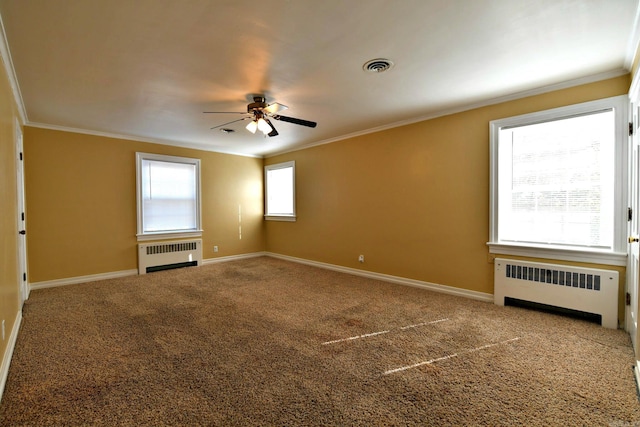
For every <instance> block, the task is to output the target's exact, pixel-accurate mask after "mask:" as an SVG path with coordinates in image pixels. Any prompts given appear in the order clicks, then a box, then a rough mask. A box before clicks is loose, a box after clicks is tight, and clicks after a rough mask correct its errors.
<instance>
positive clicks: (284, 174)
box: [266, 167, 294, 215]
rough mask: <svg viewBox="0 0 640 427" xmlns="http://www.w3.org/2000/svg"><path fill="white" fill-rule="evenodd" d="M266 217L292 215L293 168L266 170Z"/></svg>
mask: <svg viewBox="0 0 640 427" xmlns="http://www.w3.org/2000/svg"><path fill="white" fill-rule="evenodd" d="M266 176H267V215H293V214H294V211H293V197H294V195H293V180H294V176H293V167H285V168H279V169H270V170H267V174H266Z"/></svg>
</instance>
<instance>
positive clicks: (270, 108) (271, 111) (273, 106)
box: [262, 102, 289, 114]
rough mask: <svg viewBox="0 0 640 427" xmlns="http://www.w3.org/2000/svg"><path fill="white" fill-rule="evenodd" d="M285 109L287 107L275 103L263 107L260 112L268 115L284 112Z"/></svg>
mask: <svg viewBox="0 0 640 427" xmlns="http://www.w3.org/2000/svg"><path fill="white" fill-rule="evenodd" d="M287 108H289V107H287V106H286V105H282V104H279V103H277V102H274V103H273V104H269V105H267V106H266V107H264V108H263V109H262V111H264V112H266V113H268V114H275V113H277V112H279V111H282V110H286V109H287Z"/></svg>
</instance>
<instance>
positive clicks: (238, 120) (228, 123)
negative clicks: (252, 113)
mask: <svg viewBox="0 0 640 427" xmlns="http://www.w3.org/2000/svg"><path fill="white" fill-rule="evenodd" d="M244 114H247V113H244ZM249 118H250V117H243V118H241V119H237V120H232V121H230V122H227V123H223V124H221V125H218V126H214V127H212V128H211V129H217V128H221V127H222V126H226V125H230V124H231V123H235V122H241V121H243V120H247V119H249Z"/></svg>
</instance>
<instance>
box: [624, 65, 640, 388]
mask: <svg viewBox="0 0 640 427" xmlns="http://www.w3.org/2000/svg"><path fill="white" fill-rule="evenodd" d="M629 103H630V108H629V123H631V125H630V131H631V132H630V133H632V135H631V136H630V137H629V175H628V176H629V177H628V179H629V183H628V184H629V186H628V188H629V208H630V209H631V220H630V221H629V224H628V230H629V231H628V236H629V245H628V249H627V285H626V298H625V299H626V300H627V301H626V309H625V330H626V331H627V332H629V335H630V336H631V342H632V344H633V349H634V353H635V359H636V363H635V365H634V368H635V369H634V372H635V377H636V381H637V382H638V384H640V334H639V332H640V331H639V330H638V314H639V312H640V310H639V309H640V304H639V301H638V293H639V291H640V242H639V241H638V239H639V238H640V77H639V76H638V74H636V76H635V78H634V79H633V82H632V83H631V88H630V89H629Z"/></svg>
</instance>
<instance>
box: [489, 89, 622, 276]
mask: <svg viewBox="0 0 640 427" xmlns="http://www.w3.org/2000/svg"><path fill="white" fill-rule="evenodd" d="M626 129H627V98H626V96H621V97H615V98H607V99H603V100H599V101H593V102H588V103H584V104H578V105H572V106H569V107H563V108H558V109H554V110H548V111H543V112H539V113H533V114H527V115H524V116H517V117H511V118H507V119H501V120H495V121H493V122H491V125H490V133H491V214H490V216H491V223H490V228H491V231H490V241H489V246H490V248H491V252H493V253H506V254H513V255H527V256H536V257H543V258H552V259H568V260H577V261H592V262H600V263H606V264H621V265H624V255H625V254H626V245H625V232H626V215H625V213H626V176H627V163H626V161H627V154H626V153H627V133H626V132H625V130H626Z"/></svg>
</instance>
